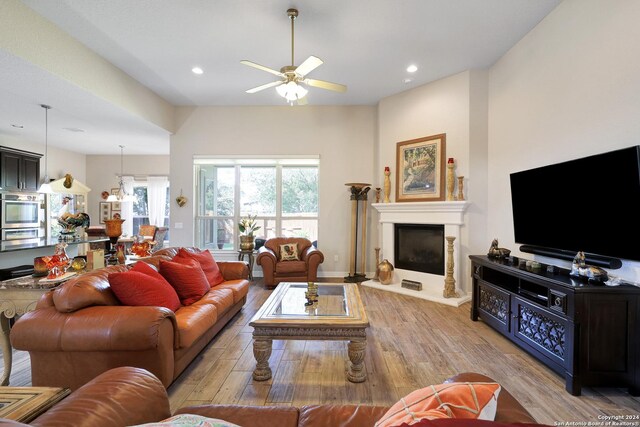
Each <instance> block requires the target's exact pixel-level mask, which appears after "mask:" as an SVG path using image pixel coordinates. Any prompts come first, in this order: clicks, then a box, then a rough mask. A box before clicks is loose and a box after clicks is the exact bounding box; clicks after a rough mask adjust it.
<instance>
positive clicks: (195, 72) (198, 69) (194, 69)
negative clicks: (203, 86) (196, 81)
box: [191, 67, 204, 75]
mask: <svg viewBox="0 0 640 427" xmlns="http://www.w3.org/2000/svg"><path fill="white" fill-rule="evenodd" d="M191 71H192V72H193V74H198V75H200V74H202V73H204V70H203V69H202V68H200V67H193V68H192V69H191Z"/></svg>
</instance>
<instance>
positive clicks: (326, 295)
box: [268, 283, 349, 317]
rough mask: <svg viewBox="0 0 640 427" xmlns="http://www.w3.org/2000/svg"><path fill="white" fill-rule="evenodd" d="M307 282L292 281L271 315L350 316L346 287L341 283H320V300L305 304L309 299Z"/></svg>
mask: <svg viewBox="0 0 640 427" xmlns="http://www.w3.org/2000/svg"><path fill="white" fill-rule="evenodd" d="M306 291H307V285H306V284H305V283H291V284H289V286H288V287H287V289H286V290H285V291H284V293H283V295H282V299H281V300H280V301H278V302H277V303H276V304H275V305H274V306H273V310H272V311H271V312H270V313H268V314H269V315H271V316H344V317H346V316H348V315H349V309H348V308H347V304H346V296H345V288H344V286H340V285H323V284H318V298H317V299H318V302H316V303H314V304H312V305H305V303H307V299H306V298H305V292H306Z"/></svg>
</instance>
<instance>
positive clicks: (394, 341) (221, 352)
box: [11, 281, 640, 425]
mask: <svg viewBox="0 0 640 427" xmlns="http://www.w3.org/2000/svg"><path fill="white" fill-rule="evenodd" d="M270 293H271V291H267V290H265V289H264V287H263V286H262V285H261V283H260V282H259V281H258V282H254V283H253V284H252V285H251V289H250V291H249V295H248V300H247V304H246V305H245V306H244V307H243V309H242V311H241V312H240V313H239V314H238V315H237V316H236V317H235V318H234V319H232V320H231V322H230V323H229V325H227V326H226V328H225V329H224V330H223V331H222V332H221V333H220V334H219V335H218V336H217V337H215V338H214V339H213V341H212V342H211V343H210V344H209V345H208V346H207V347H206V348H205V350H204V351H203V352H202V353H200V355H198V356H197V358H196V359H195V360H194V361H193V362H192V363H191V365H190V366H189V367H188V368H187V369H186V370H185V371H184V372H183V373H182V375H181V376H180V377H179V378H178V379H177V380H176V381H175V382H174V383H173V384H172V385H171V387H169V390H168V392H169V397H170V400H171V407H172V410H175V409H177V408H179V407H183V406H188V405H198V404H207V403H226V404H243V405H294V406H298V405H303V404H315V403H337V404H338V403H354V404H370V405H392V404H393V403H395V402H396V401H397V400H399V399H400V398H401V397H403V396H404V395H406V394H408V393H409V392H411V391H413V390H414V389H416V388H421V387H425V386H427V385H429V384H437V383H440V382H442V381H443V380H444V379H446V378H447V377H449V376H452V375H454V374H456V373H459V372H464V371H474V372H480V373H483V374H486V375H488V376H490V377H492V378H494V379H495V380H496V381H498V382H499V383H501V384H502V385H503V387H505V388H506V389H508V390H509V391H510V392H511V393H512V394H513V395H514V396H515V397H516V398H517V399H518V400H519V401H520V402H521V403H522V404H523V405H524V406H525V407H526V408H527V409H528V410H529V411H530V412H531V413H532V414H533V415H534V417H535V418H536V419H537V420H538V422H540V423H545V424H551V425H553V423H554V422H560V421H565V422H566V421H585V422H589V421H591V422H598V421H601V420H600V419H599V418H598V416H601V415H638V414H640V399H639V398H637V397H632V396H630V395H629V394H628V393H627V392H626V390H624V389H615V388H597V389H592V388H583V394H582V396H580V397H575V396H571V395H570V394H569V393H567V392H566V391H565V390H564V381H563V379H562V378H561V377H560V376H558V375H557V374H555V373H554V372H552V371H551V370H549V369H547V368H546V367H544V366H543V365H541V364H540V363H539V362H538V361H536V360H535V359H533V358H532V357H530V356H529V355H527V354H526V353H525V352H524V351H522V350H520V349H519V348H518V347H516V346H515V345H513V344H511V343H510V342H509V341H508V340H506V339H505V338H504V337H502V336H501V335H499V334H498V333H497V332H495V331H494V330H492V329H491V328H489V327H487V326H486V325H485V324H483V323H482V322H481V321H480V322H472V321H471V320H470V319H469V305H468V304H466V305H463V306H462V307H460V308H454V307H448V306H444V305H440V304H437V303H432V302H429V301H424V300H421V299H417V298H411V297H408V296H404V295H399V294H394V293H389V292H384V291H380V290H377V289H372V288H366V287H360V294H361V296H362V300H363V303H364V305H365V307H366V310H367V313H368V316H369V321H370V323H371V327H370V328H369V329H368V331H367V340H368V346H367V353H366V358H365V369H366V371H367V375H368V378H367V380H366V381H365V382H363V383H360V384H353V383H350V382H349V381H347V380H346V378H345V369H346V368H345V364H346V362H347V360H348V357H347V349H346V345H347V344H346V342H341V341H335V342H322V341H274V343H273V352H272V355H271V358H270V361H269V364H270V366H271V368H272V370H273V378H272V379H270V380H268V381H264V382H257V381H253V379H252V378H251V373H252V371H253V368H254V366H255V360H254V357H253V350H252V338H251V334H252V329H253V328H251V327H250V326H248V322H249V320H250V319H251V317H252V316H253V314H254V313H255V312H256V311H257V310H258V308H259V307H260V306H261V305H262V303H263V302H264V301H265V300H266V299H267V297H268V296H269V295H270ZM11 385H16V386H18V385H30V375H29V360H28V354H26V353H23V352H18V351H15V352H14V367H13V373H12V375H11ZM635 425H637V424H635Z"/></svg>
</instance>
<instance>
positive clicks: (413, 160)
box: [396, 133, 446, 202]
mask: <svg viewBox="0 0 640 427" xmlns="http://www.w3.org/2000/svg"><path fill="white" fill-rule="evenodd" d="M445 148H446V134H444V133H442V134H439V135H433V136H427V137H424V138H418V139H412V140H409V141H402V142H398V143H397V144H396V202H429V201H438V200H444V198H445V167H446V165H445Z"/></svg>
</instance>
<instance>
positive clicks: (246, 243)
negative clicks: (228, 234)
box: [240, 235, 255, 251]
mask: <svg viewBox="0 0 640 427" xmlns="http://www.w3.org/2000/svg"><path fill="white" fill-rule="evenodd" d="M254 240H255V238H254V237H253V236H245V235H242V236H240V249H241V250H243V251H252V250H253V248H254V247H255V243H254Z"/></svg>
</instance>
